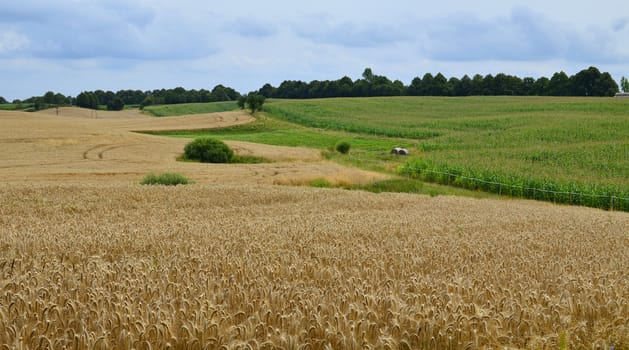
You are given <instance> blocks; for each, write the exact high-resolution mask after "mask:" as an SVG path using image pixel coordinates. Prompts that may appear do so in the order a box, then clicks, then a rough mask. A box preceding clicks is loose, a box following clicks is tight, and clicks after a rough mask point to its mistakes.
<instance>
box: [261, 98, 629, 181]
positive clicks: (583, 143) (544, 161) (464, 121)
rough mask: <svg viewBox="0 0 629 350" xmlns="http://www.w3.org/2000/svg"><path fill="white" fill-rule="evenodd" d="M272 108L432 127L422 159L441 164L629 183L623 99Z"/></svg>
mask: <svg viewBox="0 0 629 350" xmlns="http://www.w3.org/2000/svg"><path fill="white" fill-rule="evenodd" d="M266 109H267V110H269V111H271V113H273V115H275V116H277V117H279V118H283V119H284V118H285V119H289V120H296V119H299V120H307V122H303V124H317V125H319V124H325V123H328V122H329V125H330V129H333V130H340V129H343V128H355V127H356V126H360V127H363V129H364V130H363V131H364V132H365V133H370V132H369V131H370V130H380V131H383V133H385V132H386V133H388V134H393V133H395V132H396V131H399V130H401V129H403V130H406V131H405V132H406V133H407V134H413V133H431V132H432V133H435V134H438V136H433V137H429V138H420V139H416V140H415V142H417V147H418V148H419V150H420V151H421V152H420V157H421V158H427V159H431V160H432V161H434V162H436V163H447V164H453V165H457V166H462V167H470V168H474V169H477V170H479V171H482V170H497V169H499V170H501V171H502V172H506V173H512V174H518V175H521V176H524V177H534V178H551V179H556V180H558V181H579V182H587V183H597V184H611V185H616V186H619V187H624V188H627V187H629V101H626V100H622V99H614V98H557V97H466V98H443V97H435V98H431V97H419V98H416V97H399V98H398V97H393V98H369V99H327V100H303V101H299V100H270V101H269V102H268V106H267V107H266ZM286 115H290V116H292V115H297V116H299V118H290V117H286ZM409 143H412V142H409ZM352 146H353V145H352Z"/></svg>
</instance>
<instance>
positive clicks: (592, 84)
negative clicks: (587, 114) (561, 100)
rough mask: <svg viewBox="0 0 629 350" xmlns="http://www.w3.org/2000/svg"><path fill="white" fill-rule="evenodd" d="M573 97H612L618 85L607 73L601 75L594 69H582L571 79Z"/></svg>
mask: <svg viewBox="0 0 629 350" xmlns="http://www.w3.org/2000/svg"><path fill="white" fill-rule="evenodd" d="M572 82H573V85H572V92H573V94H574V95H575V96H614V94H616V93H617V92H618V84H616V82H615V81H614V79H612V77H611V75H610V74H609V73H601V72H600V71H599V70H598V68H596V67H589V68H588V69H584V70H582V71H580V72H579V73H577V74H575V75H574V77H572Z"/></svg>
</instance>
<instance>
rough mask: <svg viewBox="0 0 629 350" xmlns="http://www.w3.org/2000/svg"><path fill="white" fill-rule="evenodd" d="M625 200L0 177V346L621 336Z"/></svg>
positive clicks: (525, 341) (512, 345)
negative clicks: (606, 207)
mask: <svg viewBox="0 0 629 350" xmlns="http://www.w3.org/2000/svg"><path fill="white" fill-rule="evenodd" d="M628 228H629V215H627V213H619V212H604V211H599V210H594V209H588V208H577V207H561V206H553V205H549V204H548V205H547V204H544V203H537V202H526V201H493V200H482V201H479V200H474V199H464V198H455V197H436V198H430V197H423V196H413V195H403V194H379V195H376V194H370V193H364V192H348V191H341V190H329V189H312V188H293V187H281V186H270V185H244V184H243V185H202V184H197V185H190V186H184V187H181V186H177V187H169V188H166V187H145V186H140V185H102V184H100V185H90V184H80V185H65V186H59V185H25V186H17V185H11V186H9V185H0V344H2V346H0V349H27V348H30V349H37V348H42V349H105V348H118V349H168V348H171V349H359V348H360V349H363V348H373V349H488V348H494V349H516V348H518V349H519V348H527V349H558V348H559V349H579V348H587V349H592V348H594V349H611V348H612V347H613V348H615V349H627V348H629V316H628V315H629V272H628V271H629V231H628Z"/></svg>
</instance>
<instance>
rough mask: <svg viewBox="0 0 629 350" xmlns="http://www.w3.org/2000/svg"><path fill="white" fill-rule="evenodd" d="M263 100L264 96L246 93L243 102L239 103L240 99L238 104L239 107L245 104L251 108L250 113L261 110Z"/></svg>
mask: <svg viewBox="0 0 629 350" xmlns="http://www.w3.org/2000/svg"><path fill="white" fill-rule="evenodd" d="M265 100H266V97H264V96H262V95H258V94H249V95H247V97H245V101H244V104H242V105H241V101H240V100H238V105H239V106H241V108H244V106H246V107H247V108H248V109H250V110H251V114H255V113H256V112H257V111H261V110H262V105H264V101H265Z"/></svg>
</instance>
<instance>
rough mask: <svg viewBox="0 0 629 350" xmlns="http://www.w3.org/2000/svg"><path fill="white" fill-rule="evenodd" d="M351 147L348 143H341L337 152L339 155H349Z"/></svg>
mask: <svg viewBox="0 0 629 350" xmlns="http://www.w3.org/2000/svg"><path fill="white" fill-rule="evenodd" d="M350 147H351V145H350V144H349V142H346V141H341V142H339V143H338V144H337V145H336V150H337V151H338V152H339V153H342V154H348V153H349V149H350Z"/></svg>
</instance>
